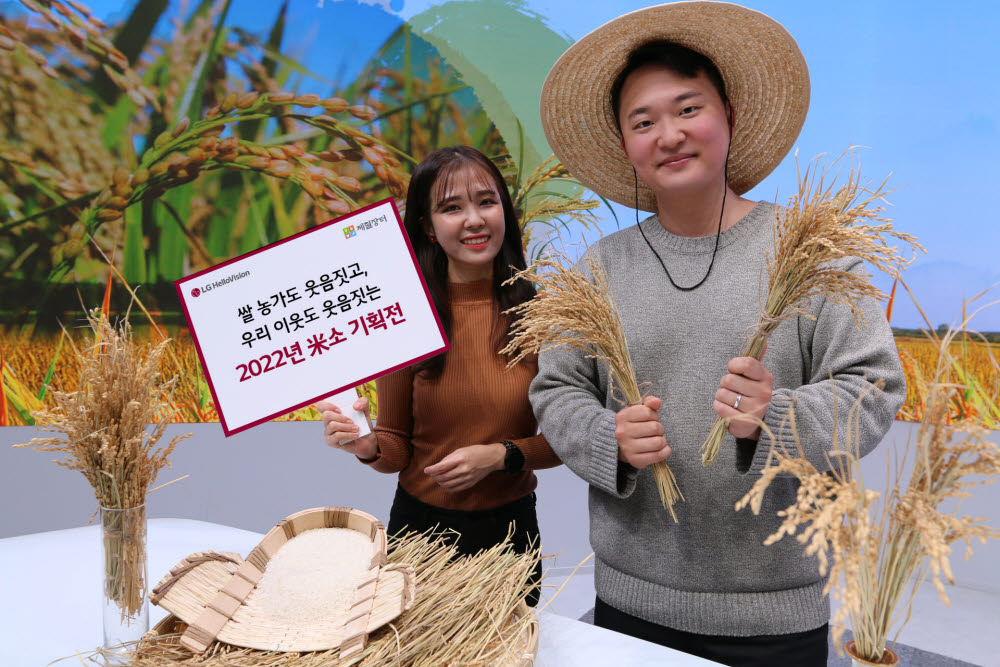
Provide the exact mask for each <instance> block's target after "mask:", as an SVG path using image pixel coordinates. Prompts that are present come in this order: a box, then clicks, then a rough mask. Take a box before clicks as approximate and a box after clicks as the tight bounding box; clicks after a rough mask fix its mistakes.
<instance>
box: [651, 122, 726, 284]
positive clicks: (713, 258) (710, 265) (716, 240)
mask: <svg viewBox="0 0 1000 667" xmlns="http://www.w3.org/2000/svg"><path fill="white" fill-rule="evenodd" d="M732 146H733V134H732V130H730V133H729V145H728V146H727V147H726V167H725V170H724V172H723V173H724V176H723V180H722V211H720V212H719V229H718V230H717V231H716V232H715V248H714V249H713V250H712V261H710V262H709V263H708V271H706V272H705V276H704V277H703V278H702V279H701V280H699V281H698V283H697V284H695V285H691V286H690V287H681V286H680V285H678V284H677V283H675V282H674V279H673V278H672V277H670V271H667V265H666V264H664V263H663V258H662V257H660V253H658V252H656V249H655V248H653V244H652V243H650V242H649V239H648V238H646V232H645V231H643V229H642V225H641V224H639V176H638V174H636V172H635V167H632V178H633V180H634V183H635V226H636V227H638V228H639V233H640V234H642V238H643V240H644V241H645V242H646V245H648V246H649V249H650V250H652V251H653V254H654V255H656V259H657V260H659V262H660V266H662V267H663V272H664V273H666V274H667V280H669V281H670V284H671V285H673V286H674V288H675V289H679V290H680V291H682V292H690V291H692V290H696V289H698V288H699V287H701V286H702V285H703V284H704V282H705V281H706V280H708V276H709V275H710V274H711V273H712V267H713V266H714V265H715V254H716V253H717V252H718V251H719V237H720V236H722V216H723V215H725V213H726V191H727V189H728V187H729V150H730V149H731V148H732Z"/></svg>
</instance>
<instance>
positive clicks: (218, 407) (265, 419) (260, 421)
mask: <svg viewBox="0 0 1000 667" xmlns="http://www.w3.org/2000/svg"><path fill="white" fill-rule="evenodd" d="M386 202H388V203H389V204H390V205H391V206H392V212H393V214H394V215H395V216H396V224H398V225H399V231H400V232H401V233H402V235H403V241H405V242H406V249H407V250H409V251H410V261H411V262H413V268H414V269H416V270H417V276H418V277H419V278H420V285H421V286H422V287H423V288H424V296H426V297H427V304H428V305H429V306H430V307H431V313H433V314H434V321H435V322H437V325H438V331H440V332H441V339H442V340H443V341H444V347H441V348H439V349H437V350H433V351H431V352H428V353H427V354H424V355H421V356H419V357H416V358H414V359H410V360H409V361H405V362H403V363H401V364H398V365H396V366H393V367H392V368H390V369H388V370H384V371H382V372H381V373H375V374H374V375H369V376H368V377H365V378H361V379H359V380H356V381H353V382H350V383H348V384H345V385H344V386H342V387H338V388H336V389H331V390H330V391H328V392H324V393H323V394H320V395H319V396H315V397H313V398H311V399H309V400H308V401H302V402H301V403H298V404H296V405H293V406H291V407H289V408H284V409H282V410H279V411H278V412H275V413H273V414H270V415H268V416H266V417H262V418H260V419H258V420H256V421H253V422H251V423H249V424H244V425H243V426H240V427H238V428H234V429H230V428H229V426H228V425H227V424H226V417H225V415H223V414H222V406H221V404H220V403H219V397H218V396H217V395H216V393H215V384H214V383H213V382H212V375H211V373H209V371H208V364H207V363H205V355H204V354H202V351H201V343H199V342H198V335H197V333H196V332H195V330H194V325H193V324H192V323H191V317H190V316H189V314H188V307H187V301H186V300H185V296H184V289H183V285H184V283H186V282H187V281H189V280H194V279H195V278H198V277H199V276H202V275H205V274H206V273H211V272H213V271H217V270H219V269H221V268H222V267H224V266H227V265H229V264H232V263H233V262H237V261H239V260H241V259H245V258H247V257H251V256H252V255H256V254H257V253H259V252H263V251H264V250H267V249H269V248H273V247H275V246H279V245H281V244H282V243H287V242H288V241H291V240H293V239H296V238H298V237H300V236H305V235H306V234H312V233H313V232H315V231H318V230H320V229H323V228H324V227H328V226H330V225H335V224H338V223H340V222H344V221H345V220H348V219H349V218H353V217H354V216H356V215H359V214H361V213H364V212H365V211H367V210H369V209H372V208H375V207H377V206H382V205H383V204H385V203H386ZM174 287H175V288H176V289H177V296H178V297H179V298H180V300H181V308H182V309H183V310H184V319H185V321H187V325H188V330H189V331H190V332H191V340H193V341H194V347H195V349H196V350H197V351H198V359H199V360H200V361H201V368H202V370H203V371H205V380H206V381H207V382H208V389H209V391H211V392H212V400H213V401H215V411H216V412H217V413H218V414H219V423H220V424H221V425H222V432H223V433H224V434H225V436H226V437H227V438H228V437H229V436H231V435H234V434H236V433H239V432H241V431H245V430H247V429H248V428H253V427H254V426H257V425H259V424H263V423H265V422H268V421H271V420H272V419H274V418H275V417H280V416H282V415H285V414H288V413H289V412H292V411H294V410H298V409H299V408H302V407H305V406H307V405H310V404H312V403H315V402H316V401H318V400H320V399H322V398H325V397H327V396H329V395H330V394H336V393H339V392H341V391H346V390H347V389H351V388H353V387H357V386H358V385H361V384H364V383H365V382H371V381H372V380H374V379H376V378H380V377H382V376H383V375H388V374H389V373H392V372H393V371H397V370H399V369H400V368H406V367H407V366H411V365H413V364H415V363H418V362H420V361H423V360H424V359H429V358H430V357H433V356H435V355H438V354H441V353H442V352H447V351H448V350H450V349H451V343H449V342H448V337H447V336H446V335H445V333H444V326H442V324H441V318H440V317H439V316H438V312H437V310H435V308H434V301H433V300H432V299H431V293H430V290H428V289H427V281H426V280H425V279H424V274H423V272H422V271H421V270H420V266H419V265H418V264H417V256H416V255H415V254H414V252H413V247H412V246H411V245H410V237H409V236H407V234H406V229H405V228H404V227H403V219H402V218H401V217H400V215H399V209H397V208H396V202H395V200H394V199H393V198H392V197H387V198H386V199H383V200H382V201H378V202H375V203H374V204H369V205H368V206H365V207H364V208H360V209H358V210H357V211H354V212H352V213H348V214H347V215H342V216H340V217H339V218H335V219H333V220H327V221H326V222H324V223H323V224H320V225H316V226H315V227H311V228H310V229H306V230H305V231H301V232H298V233H297V234H292V235H291V236H289V237H287V238H283V239H281V240H280V241H275V242H274V243H270V244H268V245H266V246H264V247H262V248H257V249H256V250H251V251H250V252H248V253H245V254H242V255H239V256H237V257H233V258H232V259H227V260H226V261H225V262H222V263H221V264H216V265H215V266H212V267H209V268H207V269H203V270H201V271H199V272H198V273H192V274H191V275H190V276H185V277H183V278H180V279H178V280H175V281H174Z"/></svg>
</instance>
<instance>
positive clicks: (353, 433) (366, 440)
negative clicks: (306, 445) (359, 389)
mask: <svg viewBox="0 0 1000 667" xmlns="http://www.w3.org/2000/svg"><path fill="white" fill-rule="evenodd" d="M315 407H316V410H317V411H318V412H319V413H320V414H321V415H322V416H323V435H324V436H325V437H326V444H327V445H329V446H330V447H333V448H335V449H342V450H344V451H345V452H348V453H350V454H354V455H355V456H357V457H358V458H361V459H373V458H375V456H376V455H377V454H378V441H377V440H376V439H375V433H374V432H372V433H369V434H368V435H365V436H362V437H360V438H359V437H358V427H357V426H356V425H355V424H354V422H353V421H352V420H351V418H350V417H348V416H347V415H345V414H343V413H342V412H341V411H340V408H338V407H337V406H336V405H334V404H333V403H331V402H330V401H320V402H319V403H317V404H316V405H315ZM352 407H353V408H354V409H355V410H358V411H359V412H363V413H364V414H365V419H368V423H369V425H370V424H371V419H370V418H369V417H368V399H367V398H359V399H358V400H356V401H354V405H353V406H352ZM351 438H355V439H354V440H351ZM343 440H351V441H350V442H343V443H342V442H341V441H343Z"/></svg>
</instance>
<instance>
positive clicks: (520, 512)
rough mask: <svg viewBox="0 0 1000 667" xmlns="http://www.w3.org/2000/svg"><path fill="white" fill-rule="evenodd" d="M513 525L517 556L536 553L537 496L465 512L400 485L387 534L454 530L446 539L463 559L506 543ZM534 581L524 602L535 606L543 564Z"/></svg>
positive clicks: (532, 494) (514, 545) (537, 536)
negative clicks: (429, 500)
mask: <svg viewBox="0 0 1000 667" xmlns="http://www.w3.org/2000/svg"><path fill="white" fill-rule="evenodd" d="M511 523H513V524H514V534H513V535H512V536H511V542H512V544H513V547H514V551H515V552H516V553H521V554H523V553H527V551H528V549H529V548H534V549H535V550H536V551H537V550H538V549H539V548H540V545H541V541H540V538H539V533H538V517H537V516H536V515H535V494H534V493H531V494H528V495H526V496H524V497H523V498H518V499H517V500H515V501H513V502H510V503H507V504H506V505H501V506H500V507H494V508H493V509H488V510H470V511H465V510H450V509H444V508H442V507H435V506H434V505H428V504H427V503H425V502H422V501H420V500H417V499H416V498H414V497H413V496H411V495H410V494H408V493H407V492H406V491H404V490H403V489H402V487H400V486H397V487H396V497H395V498H394V499H393V501H392V509H391V510H389V525H388V526H387V527H386V532H387V533H388V534H389V535H395V534H397V533H399V532H400V531H403V530H413V531H416V532H418V533H422V532H424V531H426V530H429V529H431V528H436V529H437V530H449V529H450V530H454V531H456V532H457V533H458V535H455V533H447V534H446V535H445V540H446V541H447V542H449V543H450V544H455V545H456V546H457V547H458V553H459V555H460V556H472V555H475V554H476V553H478V552H480V551H482V550H483V549H489V548H491V547H494V546H496V545H497V544H499V543H500V542H503V541H504V539H505V538H506V537H507V531H508V529H509V528H510V524H511ZM532 579H533V581H534V582H535V587H534V588H532V590H531V592H530V593H529V594H528V595H527V597H525V602H527V603H528V605H529V606H532V607H534V606H536V605H537V604H538V594H539V588H538V586H539V584H541V581H542V563H541V561H538V562H537V563H536V564H535V572H534V574H533V575H532Z"/></svg>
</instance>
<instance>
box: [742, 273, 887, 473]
mask: <svg viewBox="0 0 1000 667" xmlns="http://www.w3.org/2000/svg"><path fill="white" fill-rule="evenodd" d="M844 270H846V271H850V272H851V273H855V274H863V273H864V265H863V263H862V262H861V260H859V259H856V258H850V259H849V260H845V268H844ZM858 305H859V307H860V308H861V310H862V312H863V313H864V316H865V324H866V325H867V326H864V325H863V326H862V327H861V329H860V330H858V328H857V327H856V325H855V321H854V316H853V314H852V313H851V311H850V309H849V308H848V307H846V306H843V305H840V304H835V303H833V302H831V301H829V300H826V299H823V300H821V301H818V302H817V307H816V309H815V310H812V314H814V315H815V316H816V319H815V321H813V320H810V319H808V318H805V317H800V318H799V319H800V322H799V325H800V327H801V329H800V337H801V341H800V344H801V346H802V353H803V359H804V361H805V363H804V367H803V372H804V373H805V374H807V375H808V378H807V379H806V382H805V384H803V385H802V386H800V387H798V388H794V389H789V388H776V389H775V390H774V392H773V394H772V396H771V404H770V405H769V406H768V409H767V413H766V414H765V415H764V423H765V424H766V425H767V426H768V428H770V429H771V431H772V432H773V434H774V437H775V440H776V442H775V446H779V447H780V446H783V447H785V449H786V450H787V451H792V452H794V451H796V447H797V445H796V442H795V433H793V431H792V429H791V426H790V422H789V413H790V412H792V411H793V410H794V418H795V432H797V434H798V439H799V442H800V443H801V445H802V449H803V452H804V454H805V457H806V459H807V460H808V461H809V462H810V463H812V464H813V465H814V466H815V467H816V469H817V470H820V471H825V470H829V469H830V462H829V461H828V459H827V453H828V452H829V451H831V450H832V449H834V442H835V439H836V443H837V446H839V447H840V448H841V449H843V450H849V451H852V452H855V451H857V452H858V453H860V455H861V456H865V455H867V454H868V453H870V452H871V451H872V450H873V449H874V448H875V446H876V445H877V444H878V443H879V442H880V441H881V440H882V438H883V437H884V436H885V434H886V432H888V430H889V427H890V426H892V422H893V419H895V417H896V413H897V412H898V411H899V408H900V407H901V406H902V404H903V402H904V401H905V400H906V378H905V375H904V374H903V368H902V364H901V363H900V361H899V352H898V351H897V349H896V344H895V339H894V338H893V335H892V330H891V329H890V328H889V323H888V322H887V321H886V318H885V314H884V313H883V311H882V306H881V304H880V303H879V302H878V301H877V300H875V299H871V298H868V299H864V300H863V301H861V302H860V303H859V304H858ZM764 365H765V366H766V365H767V359H766V356H765V359H764ZM878 382H881V383H884V385H883V387H882V388H881V389H879V388H878V386H877V384H876V383H878ZM761 440H762V442H761V443H760V444H759V445H758V444H757V443H755V442H753V441H747V440H739V441H737V447H738V452H737V457H736V458H737V467H738V468H739V471H740V472H744V473H745V472H750V473H753V474H760V472H761V471H762V470H763V469H764V467H765V465H766V463H767V457H768V453H769V452H770V446H769V443H768V442H767V441H768V438H767V436H766V435H762V436H761Z"/></svg>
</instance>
